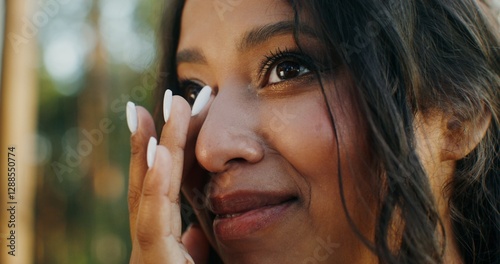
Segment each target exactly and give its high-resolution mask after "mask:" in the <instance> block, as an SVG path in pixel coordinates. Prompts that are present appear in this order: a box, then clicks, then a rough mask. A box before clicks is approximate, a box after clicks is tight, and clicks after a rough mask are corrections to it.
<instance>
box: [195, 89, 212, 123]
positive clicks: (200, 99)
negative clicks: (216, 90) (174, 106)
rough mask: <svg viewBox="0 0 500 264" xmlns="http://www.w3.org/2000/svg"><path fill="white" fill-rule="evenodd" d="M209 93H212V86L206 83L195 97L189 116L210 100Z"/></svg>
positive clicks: (196, 112)
mask: <svg viewBox="0 0 500 264" xmlns="http://www.w3.org/2000/svg"><path fill="white" fill-rule="evenodd" d="M210 95H212V88H210V86H208V85H207V86H205V87H203V89H201V91H200V93H199V94H198V96H197V97H196V100H194V104H193V109H192V110H191V116H195V115H197V114H199V113H200V112H201V110H203V108H204V107H205V106H206V105H207V103H208V101H209V100H210Z"/></svg>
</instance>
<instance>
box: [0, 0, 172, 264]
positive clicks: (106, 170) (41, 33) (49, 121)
mask: <svg viewBox="0 0 500 264" xmlns="http://www.w3.org/2000/svg"><path fill="white" fill-rule="evenodd" d="M163 6H164V1H156V0H5V1H0V17H1V18H2V19H1V21H0V28H1V30H3V31H1V32H0V36H1V37H2V42H3V47H2V49H0V50H3V53H2V62H3V63H2V66H1V67H2V68H1V70H2V78H1V83H2V85H1V88H0V110H1V112H0V117H1V119H0V128H1V130H0V131H1V132H0V140H1V144H0V160H1V161H2V162H1V164H0V196H1V197H0V208H1V213H0V215H1V219H0V220H1V221H0V236H1V240H0V241H1V242H0V245H1V248H0V263H9V264H10V263H110V264H112V263H128V257H129V254H130V252H131V244H130V239H129V231H128V228H129V227H128V224H129V222H128V213H127V201H126V194H127V182H128V161H129V157H130V154H129V136H130V132H129V131H128V128H127V124H126V120H125V104H126V102H127V101H129V100H131V101H133V102H135V103H136V104H138V105H143V106H146V107H147V108H148V109H152V103H151V102H152V100H151V97H152V94H153V88H154V87H155V85H156V82H157V77H156V76H157V60H156V57H157V52H158V51H157V46H158V43H157V40H156V35H155V34H156V32H157V31H158V30H157V29H158V28H159V21H160V14H161V11H162V10H163ZM4 27H5V28H4ZM11 146H14V147H15V154H16V172H17V174H16V193H15V199H14V200H13V201H15V202H16V214H15V221H16V222H15V223H16V226H15V228H14V229H11V228H8V226H7V222H8V220H9V217H10V215H8V213H9V212H7V211H6V209H5V208H6V207H8V206H7V205H8V202H9V201H10V200H8V195H7V189H8V188H7V175H6V171H7V167H6V166H7V164H6V163H5V162H3V161H5V160H7V148H8V147H11ZM11 230H14V231H15V236H16V248H15V254H16V256H15V257H14V256H11V255H9V254H8V252H9V251H11V250H12V249H9V247H6V244H7V243H8V240H7V238H8V236H10V233H9V232H10V231H11ZM6 241H7V242H6Z"/></svg>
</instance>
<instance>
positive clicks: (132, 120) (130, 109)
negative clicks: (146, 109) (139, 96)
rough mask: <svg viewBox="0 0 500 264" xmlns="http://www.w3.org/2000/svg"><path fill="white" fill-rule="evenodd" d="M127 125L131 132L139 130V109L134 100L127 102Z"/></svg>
mask: <svg viewBox="0 0 500 264" xmlns="http://www.w3.org/2000/svg"><path fill="white" fill-rule="evenodd" d="M127 125H128V129H130V133H132V134H133V133H135V131H137V109H136V108H135V104H134V103H132V102H128V103H127Z"/></svg>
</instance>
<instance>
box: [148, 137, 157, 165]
mask: <svg viewBox="0 0 500 264" xmlns="http://www.w3.org/2000/svg"><path fill="white" fill-rule="evenodd" d="M157 144H158V142H157V141H156V138H154V137H151V138H150V139H149V143H148V152H147V154H146V159H147V162H148V167H149V168H151V167H153V163H154V161H155V156H156V145H157Z"/></svg>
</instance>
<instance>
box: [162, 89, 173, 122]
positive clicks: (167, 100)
mask: <svg viewBox="0 0 500 264" xmlns="http://www.w3.org/2000/svg"><path fill="white" fill-rule="evenodd" d="M171 108H172V91H170V90H168V89H167V90H166V91H165V95H164V96H163V118H164V119H165V123H167V121H168V118H169V117H170V110H171Z"/></svg>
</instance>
